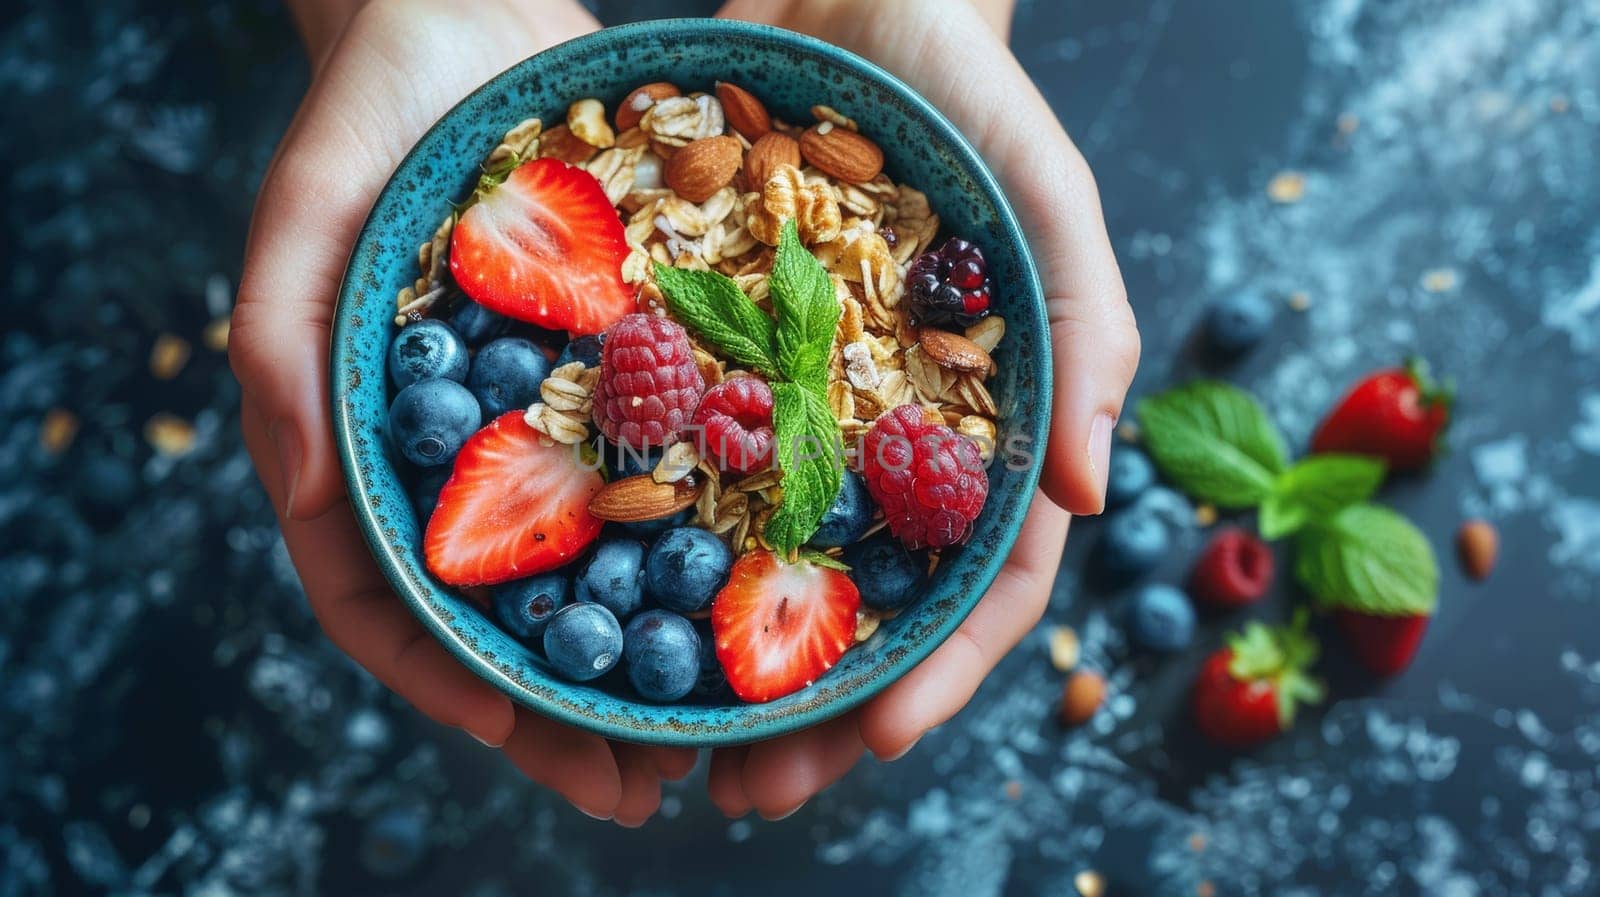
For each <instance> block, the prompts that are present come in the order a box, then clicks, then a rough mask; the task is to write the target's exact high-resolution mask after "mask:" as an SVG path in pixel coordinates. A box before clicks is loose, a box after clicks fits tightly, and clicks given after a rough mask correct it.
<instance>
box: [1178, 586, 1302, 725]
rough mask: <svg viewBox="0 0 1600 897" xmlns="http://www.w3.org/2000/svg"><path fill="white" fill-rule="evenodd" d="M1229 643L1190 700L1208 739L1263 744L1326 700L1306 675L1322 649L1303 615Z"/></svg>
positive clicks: (1203, 672)
mask: <svg viewBox="0 0 1600 897" xmlns="http://www.w3.org/2000/svg"><path fill="white" fill-rule="evenodd" d="M1227 641H1228V646H1227V647H1226V648H1222V649H1220V650H1218V651H1216V652H1215V653H1213V654H1212V655H1211V656H1210V657H1209V658H1207V659H1206V662H1205V663H1204V664H1203V665H1202V666H1201V667H1200V674H1199V675H1198V676H1197V677H1195V683H1194V690H1193V692H1191V694H1190V701H1191V703H1192V706H1193V708H1194V720H1195V725H1196V726H1198V727H1199V729H1200V732H1201V733H1202V734H1204V735H1205V736H1206V737H1207V738H1209V739H1211V740H1212V741H1215V742H1217V743H1218V744H1222V745H1227V746H1229V747H1250V746H1252V745H1256V744H1260V743H1261V742H1263V741H1266V740H1268V739H1270V738H1272V737H1273V736H1275V735H1277V734H1278V733H1280V732H1283V731H1285V730H1287V729H1288V728H1289V727H1290V726H1291V725H1293V724H1294V715H1295V710H1296V709H1297V708H1298V707H1299V706H1300V705H1301V704H1315V703H1316V702H1318V701H1320V700H1322V697H1323V688H1322V684H1321V683H1320V682H1318V681H1317V680H1315V679H1313V678H1311V677H1310V676H1309V675H1307V673H1306V669H1307V668H1308V667H1310V666H1311V664H1313V663H1315V662H1316V659H1317V650H1318V648H1317V640H1316V638H1315V637H1313V636H1312V635H1311V634H1310V633H1308V632H1306V614H1305V613H1304V612H1303V611H1302V612H1301V613H1299V614H1298V615H1296V617H1295V620H1294V622H1293V623H1292V624H1291V625H1289V626H1284V627H1269V626H1267V625H1265V624H1263V623H1260V622H1258V621H1251V622H1250V623H1249V624H1247V625H1246V626H1245V628H1244V631H1243V632H1241V633H1236V634H1234V635H1230V636H1228V640H1227Z"/></svg>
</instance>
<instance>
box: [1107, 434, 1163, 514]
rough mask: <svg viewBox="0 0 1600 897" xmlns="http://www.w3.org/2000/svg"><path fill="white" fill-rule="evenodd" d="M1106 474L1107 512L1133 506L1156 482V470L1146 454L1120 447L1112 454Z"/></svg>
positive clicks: (1134, 449)
mask: <svg viewBox="0 0 1600 897" xmlns="http://www.w3.org/2000/svg"><path fill="white" fill-rule="evenodd" d="M1110 467H1111V469H1110V471H1108V472H1107V474H1106V510H1108V511H1110V510H1114V509H1116V508H1121V507H1125V506H1127V505H1131V504H1133V501H1134V499H1136V498H1138V497H1139V496H1141V495H1143V494H1144V490H1146V489H1149V488H1150V486H1151V485H1152V484H1154V483H1155V481H1156V469H1155V467H1154V466H1152V465H1151V464H1150V459H1149V458H1148V457H1146V456H1145V454H1144V452H1141V451H1139V450H1138V449H1136V448H1127V447H1123V446H1119V447H1117V448H1115V449H1113V450H1112V452H1111V465H1110Z"/></svg>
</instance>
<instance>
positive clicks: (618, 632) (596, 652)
mask: <svg viewBox="0 0 1600 897" xmlns="http://www.w3.org/2000/svg"><path fill="white" fill-rule="evenodd" d="M544 656H545V657H546V658H548V659H549V661H550V665H551V666H552V667H554V668H555V671H556V674H557V675H559V676H561V677H562V678H563V679H571V680H572V681H574V682H588V681H589V680H590V679H593V678H595V677H597V676H601V675H604V674H605V673H607V672H609V671H610V670H611V668H612V667H614V666H616V665H617V661H618V660H619V659H620V658H621V657H622V627H621V626H618V625H617V618H616V617H614V616H612V615H611V611H608V610H606V609H605V608H604V607H601V606H600V605H598V604H590V603H589V602H586V601H580V602H578V603H576V604H569V605H567V606H566V607H563V608H562V609H560V610H558V611H556V615H555V616H553V617H551V618H550V621H549V622H548V623H546V624H545V627H544Z"/></svg>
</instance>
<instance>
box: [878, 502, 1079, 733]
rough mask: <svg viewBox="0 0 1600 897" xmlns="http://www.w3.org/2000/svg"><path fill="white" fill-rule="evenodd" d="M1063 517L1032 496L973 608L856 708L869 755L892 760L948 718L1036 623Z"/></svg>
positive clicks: (1051, 577)
mask: <svg viewBox="0 0 1600 897" xmlns="http://www.w3.org/2000/svg"><path fill="white" fill-rule="evenodd" d="M1068 520H1069V516H1068V514H1067V513H1066V512H1065V511H1063V510H1062V509H1061V508H1059V507H1057V506H1056V505H1055V504H1054V503H1053V502H1050V501H1046V500H1044V499H1043V497H1042V496H1038V497H1035V499H1034V502H1033V507H1032V508H1031V509H1030V510H1029V511H1028V517H1027V519H1026V520H1025V521H1024V522H1023V525H1022V535H1021V536H1020V537H1018V539H1017V544H1016V546H1015V547H1014V548H1013V549H1012V552H1011V556H1010V557H1009V558H1007V559H1006V563H1005V566H1004V567H1002V568H1001V569H1000V574H999V575H998V576H997V577H996V578H995V581H994V584H993V585H992V586H990V588H989V593H988V594H987V595H985V596H984V597H983V600H982V601H980V602H979V603H978V606H977V607H976V608H974V609H973V611H972V614H971V615H970V616H968V617H967V619H966V620H964V621H963V622H962V624H961V626H960V628H958V629H957V630H956V631H955V634H954V635H952V636H951V637H950V638H949V639H948V640H947V641H945V643H944V644H942V645H940V646H939V648H938V649H937V650H935V651H934V652H933V654H932V655H930V656H929V657H928V659H927V660H924V661H923V662H922V663H920V664H918V665H917V667H916V668H915V669H913V670H912V671H911V672H909V673H907V674H906V675H905V676H904V677H902V678H901V679H900V680H899V681H898V682H896V683H894V684H893V685H891V686H889V687H888V688H887V689H886V690H885V691H884V692H883V693H882V694H880V695H878V696H877V697H876V698H873V699H872V700H871V701H869V702H868V703H867V704H866V706H864V707H862V708H861V710H860V711H859V714H860V733H861V739H862V741H863V742H864V743H865V744H866V747H867V748H868V749H870V750H871V751H872V753H873V755H874V756H876V757H878V758H879V759H884V760H889V759H895V758H897V757H899V756H900V755H902V754H904V753H905V752H906V751H908V750H910V748H911V746H912V745H914V744H916V742H917V739H919V738H921V737H922V736H923V734H924V733H925V732H927V731H928V730H929V729H932V728H933V727H935V726H938V725H941V724H942V723H944V722H945V721H946V720H948V719H950V717H952V716H954V715H955V714H956V712H957V711H959V710H960V709H961V708H962V707H963V706H965V705H966V703H967V701H969V700H971V698H972V695H973V693H974V692H976V691H977V690H978V686H979V685H980V684H981V683H982V682H983V679H984V677H985V676H987V675H988V674H989V671H990V670H992V669H994V666H995V664H997V663H999V662H1000V658H1001V657H1003V656H1005V654H1006V652H1007V651H1010V650H1011V648H1012V647H1014V646H1015V645H1016V644H1017V642H1019V641H1021V640H1022V637H1023V636H1024V635H1026V634H1027V633H1028V631H1029V630H1030V629H1032V628H1033V626H1034V624H1035V623H1037V622H1038V621H1039V617H1040V616H1041V615H1042V614H1043V613H1044V609H1045V606H1046V605H1047V604H1048V603H1049V601H1050V588H1051V585H1052V583H1053V582H1054V581H1055V574H1056V568H1057V565H1058V564H1059V562H1060V560H1061V548H1062V545H1063V544H1064V543H1065V541H1066V536H1067V522H1068Z"/></svg>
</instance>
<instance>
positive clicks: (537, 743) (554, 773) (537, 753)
mask: <svg viewBox="0 0 1600 897" xmlns="http://www.w3.org/2000/svg"><path fill="white" fill-rule="evenodd" d="M504 752H505V755H506V758H507V759H509V760H510V761H511V762H512V764H513V765H515V766H516V767H517V769H519V770H521V771H522V774H523V775H525V776H527V777H528V778H530V779H532V780H534V781H535V782H538V783H539V784H541V785H543V786H545V787H546V788H549V789H551V790H553V791H555V792H557V793H558V794H560V795H561V796H562V797H563V798H566V800H567V802H568V803H570V804H572V805H573V806H574V807H577V808H578V809H579V810H581V811H582V812H583V813H585V814H586V815H589V816H592V817H594V818H595V819H611V818H612V817H614V816H615V815H616V814H617V812H618V808H619V807H620V806H621V805H622V802H623V794H624V791H623V772H622V770H621V767H620V765H619V762H618V759H617V757H616V755H615V754H613V753H612V750H611V745H610V744H608V743H607V742H606V740H605V739H604V738H601V737H600V736H598V735H590V734H588V733H586V732H580V731H578V730H577V729H573V728H570V727H568V726H563V725H561V724H560V723H557V722H554V721H552V720H549V719H546V718H545V717H542V716H540V715H538V714H537V713H533V712H532V711H529V710H521V709H519V710H518V711H517V727H516V731H515V732H513V733H512V735H511V739H510V740H509V741H507V742H506V745H505V748H504ZM645 762H646V763H648V762H649V761H648V759H646V760H645ZM639 769H640V767H639V766H638V765H637V763H636V761H635V760H634V759H633V758H632V757H631V756H630V759H629V775H630V777H633V779H632V780H631V781H630V782H629V785H630V786H631V787H632V788H633V789H634V790H633V791H632V792H631V793H630V795H629V796H630V798H632V802H631V803H630V806H629V807H628V810H629V812H630V813H636V812H637V811H638V808H639V807H640V806H643V804H644V803H645V802H646V801H645V799H644V798H642V797H641V796H640V795H641V792H642V791H643V790H644V789H643V787H642V786H641V785H640V784H639V781H638V779H637V776H639V775H640V772H639ZM650 776H651V777H652V778H653V777H654V770H650ZM656 799H657V800H658V801H659V800H660V794H659V792H658V793H657V796H656ZM652 812H653V810H652ZM645 816H646V817H648V816H649V814H648V813H646V814H645ZM641 822H642V820H641Z"/></svg>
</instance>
